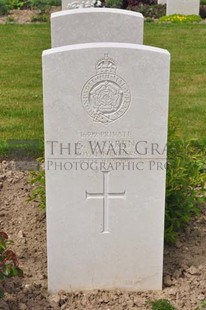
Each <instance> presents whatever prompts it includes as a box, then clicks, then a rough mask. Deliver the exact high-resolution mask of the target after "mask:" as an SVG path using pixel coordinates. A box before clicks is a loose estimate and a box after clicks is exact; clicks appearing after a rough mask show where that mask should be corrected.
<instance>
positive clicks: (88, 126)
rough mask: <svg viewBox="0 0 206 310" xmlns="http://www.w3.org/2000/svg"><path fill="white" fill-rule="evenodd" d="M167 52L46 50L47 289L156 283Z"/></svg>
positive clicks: (131, 47) (129, 47) (122, 47)
mask: <svg viewBox="0 0 206 310" xmlns="http://www.w3.org/2000/svg"><path fill="white" fill-rule="evenodd" d="M169 63H170V55H169V53H168V52H167V51H165V50H162V49H158V48H153V47H147V46H143V45H135V44H124V43H121V44H120V43H93V44H80V45H72V46H65V47H59V48H55V49H51V50H47V51H44V53H43V85H44V126H45V147H46V155H45V156H46V196H47V238H48V239H47V240H48V285H49V291H51V292H55V291H58V290H62V289H65V290H76V289H114V288H119V289H129V290H148V289H151V290H153V289H161V287H162V267H163V230H164V204H165V172H166V171H165V169H164V165H165V161H166V154H165V145H166V142H167V116H168V95H169Z"/></svg>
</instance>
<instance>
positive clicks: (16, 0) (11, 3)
mask: <svg viewBox="0 0 206 310" xmlns="http://www.w3.org/2000/svg"><path fill="white" fill-rule="evenodd" d="M7 4H8V7H9V10H13V9H22V8H23V6H24V4H25V2H24V1H23V0H7Z"/></svg>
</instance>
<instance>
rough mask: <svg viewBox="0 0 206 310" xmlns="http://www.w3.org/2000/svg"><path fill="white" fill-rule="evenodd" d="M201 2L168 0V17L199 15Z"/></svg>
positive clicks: (196, 0)
mask: <svg viewBox="0 0 206 310" xmlns="http://www.w3.org/2000/svg"><path fill="white" fill-rule="evenodd" d="M199 10H200V0H167V9H166V15H172V14H183V15H192V14H195V15H199Z"/></svg>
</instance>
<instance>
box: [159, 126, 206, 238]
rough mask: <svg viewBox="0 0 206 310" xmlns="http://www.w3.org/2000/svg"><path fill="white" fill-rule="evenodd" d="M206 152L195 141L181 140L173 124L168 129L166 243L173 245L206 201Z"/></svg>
mask: <svg viewBox="0 0 206 310" xmlns="http://www.w3.org/2000/svg"><path fill="white" fill-rule="evenodd" d="M205 158H206V150H205V148H204V147H202V148H201V147H200V146H199V145H198V144H197V143H195V141H192V140H181V139H180V138H178V137H177V135H176V130H175V128H174V124H170V126H169V137H168V165H167V185H166V209H165V240H166V241H167V242H174V241H175V240H176V237H177V233H178V232H179V231H180V230H181V229H182V228H183V227H184V226H185V224H187V223H188V222H189V221H190V220H191V219H192V217H193V216H194V215H197V214H198V213H199V211H200V209H201V207H202V205H203V203H204V201H205V192H206V189H205V184H206V167H205Z"/></svg>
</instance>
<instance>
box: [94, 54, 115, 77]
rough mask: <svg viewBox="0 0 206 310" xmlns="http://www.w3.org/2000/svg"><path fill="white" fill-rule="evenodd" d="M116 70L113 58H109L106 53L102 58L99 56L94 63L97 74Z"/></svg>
mask: <svg viewBox="0 0 206 310" xmlns="http://www.w3.org/2000/svg"><path fill="white" fill-rule="evenodd" d="M116 70H117V66H116V63H115V61H114V59H112V58H110V57H109V56H108V54H104V58H101V59H100V60H99V61H98V62H97V64H96V72H97V74H101V73H115V72H116Z"/></svg>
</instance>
